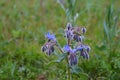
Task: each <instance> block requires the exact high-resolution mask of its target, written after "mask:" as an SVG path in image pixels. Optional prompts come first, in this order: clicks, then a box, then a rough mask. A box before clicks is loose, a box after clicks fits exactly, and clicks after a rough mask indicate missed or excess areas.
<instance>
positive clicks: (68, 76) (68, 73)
mask: <svg viewBox="0 0 120 80" xmlns="http://www.w3.org/2000/svg"><path fill="white" fill-rule="evenodd" d="M68 45H69V46H70V39H68ZM68 56H69V53H68V55H67V80H71V72H70V66H69V65H70V64H69V57H68Z"/></svg>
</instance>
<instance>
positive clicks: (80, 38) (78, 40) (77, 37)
mask: <svg viewBox="0 0 120 80" xmlns="http://www.w3.org/2000/svg"><path fill="white" fill-rule="evenodd" d="M73 39H74V40H75V41H76V42H82V41H83V39H84V37H83V36H78V35H76V34H75V35H74V37H73Z"/></svg>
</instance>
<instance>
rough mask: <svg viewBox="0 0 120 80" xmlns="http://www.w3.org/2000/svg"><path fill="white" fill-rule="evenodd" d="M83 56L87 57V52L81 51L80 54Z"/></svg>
mask: <svg viewBox="0 0 120 80" xmlns="http://www.w3.org/2000/svg"><path fill="white" fill-rule="evenodd" d="M80 55H81V56H82V57H83V58H86V59H89V54H88V53H87V52H86V51H81V54H80Z"/></svg>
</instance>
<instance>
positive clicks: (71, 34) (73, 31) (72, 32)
mask: <svg viewBox="0 0 120 80" xmlns="http://www.w3.org/2000/svg"><path fill="white" fill-rule="evenodd" d="M85 33H86V28H85V27H83V28H81V27H72V25H71V24H70V23H68V24H67V26H66V29H65V36H66V38H67V39H69V40H75V41H77V42H82V41H83V39H84V36H82V35H81V34H85Z"/></svg>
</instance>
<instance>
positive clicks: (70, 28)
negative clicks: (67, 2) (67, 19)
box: [65, 23, 74, 40]
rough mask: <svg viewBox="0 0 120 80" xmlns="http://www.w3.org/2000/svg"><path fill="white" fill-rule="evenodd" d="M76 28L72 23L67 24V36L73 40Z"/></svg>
mask: <svg viewBox="0 0 120 80" xmlns="http://www.w3.org/2000/svg"><path fill="white" fill-rule="evenodd" d="M73 32H74V30H73V28H72V25H71V24H70V23H68V24H67V26H66V29H65V36H66V38H67V39H70V40H72V39H73V36H74V34H73Z"/></svg>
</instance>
